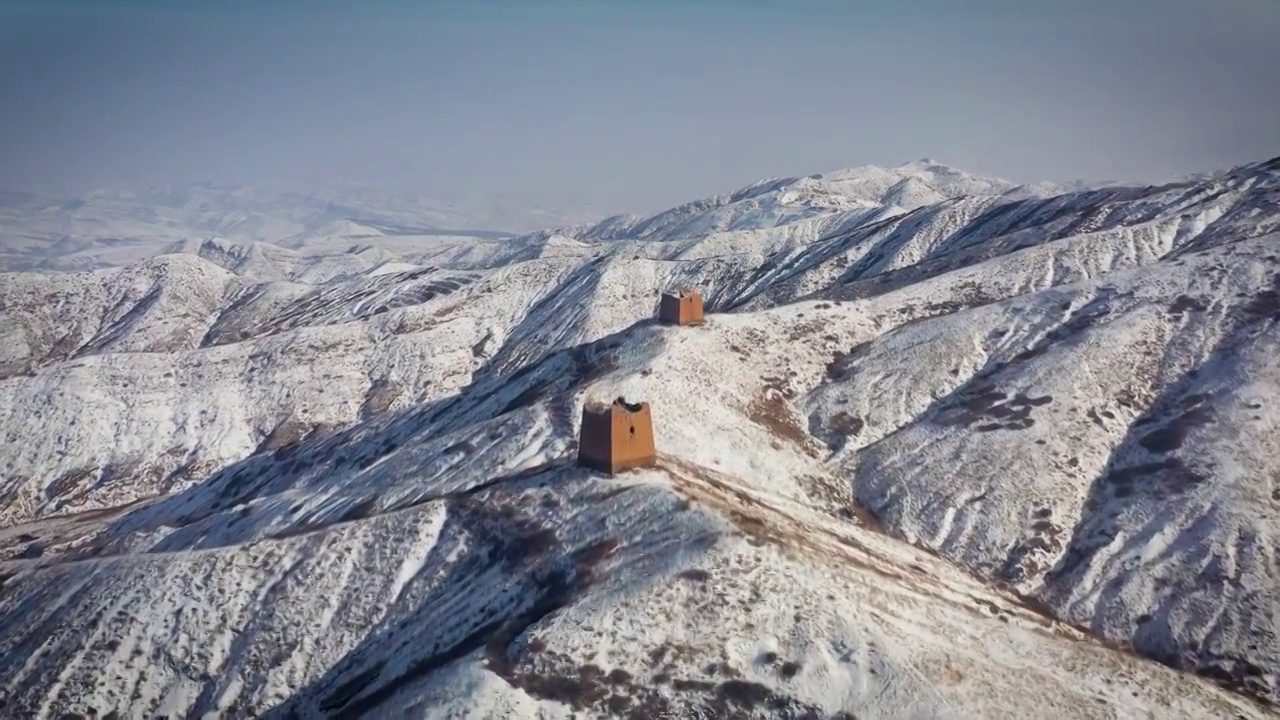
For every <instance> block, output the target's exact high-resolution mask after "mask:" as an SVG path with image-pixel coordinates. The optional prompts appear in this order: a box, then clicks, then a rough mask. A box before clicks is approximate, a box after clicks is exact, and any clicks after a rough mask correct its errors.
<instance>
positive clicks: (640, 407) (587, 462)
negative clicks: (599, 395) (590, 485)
mask: <svg viewBox="0 0 1280 720" xmlns="http://www.w3.org/2000/svg"><path fill="white" fill-rule="evenodd" d="M657 460H658V453H657V450H656V449H655V448H654V444H653V418H652V416H651V414H650V413H649V403H644V402H642V403H629V402H627V401H626V400H624V399H623V398H618V399H617V400H614V401H613V402H612V403H610V404H608V405H605V404H603V403H587V404H586V405H584V406H583V407H582V430H581V431H580V432H579V435H578V464H579V465H582V466H583V467H589V468H592V469H594V470H599V471H601V472H606V473H609V474H610V475H616V474H618V473H620V472H625V471H627V470H631V469H634V468H639V467H649V466H651V465H653V464H654V463H655V462H657Z"/></svg>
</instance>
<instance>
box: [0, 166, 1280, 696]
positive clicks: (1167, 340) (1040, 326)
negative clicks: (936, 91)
mask: <svg viewBox="0 0 1280 720" xmlns="http://www.w3.org/2000/svg"><path fill="white" fill-rule="evenodd" d="M803 180H804V182H800V181H793V180H786V181H770V182H766V183H761V184H758V185H756V186H752V187H750V188H747V189H744V190H743V191H740V192H738V193H734V194H731V195H727V196H724V197H722V198H718V199H714V200H709V201H701V202H699V203H693V204H691V205H687V206H683V207H682V208H677V209H675V210H672V211H670V213H666V214H660V215H658V216H655V217H654V218H649V219H621V218H615V219H614V220H611V221H609V222H608V223H606V224H603V225H601V226H597V227H596V228H595V229H591V228H586V229H582V228H579V229H576V230H575V229H562V230H559V231H554V232H552V231H548V232H541V233H535V234H532V235H529V236H525V237H522V238H517V239H512V240H508V241H476V242H475V243H474V244H475V245H476V246H477V250H476V251H475V252H476V253H478V254H474V255H469V256H468V255H467V254H466V250H465V248H464V245H462V244H459V245H458V246H457V248H458V253H459V254H458V255H457V256H453V255H449V254H447V253H445V254H436V255H433V256H431V257H422V256H418V257H415V256H414V255H413V253H411V252H410V253H404V254H401V253H400V252H399V251H394V252H390V253H389V254H388V255H387V256H379V257H378V258H376V259H374V258H370V259H369V262H368V263H367V265H364V266H360V267H357V266H355V265H353V266H352V267H351V268H350V269H349V270H345V271H343V272H342V273H338V274H333V273H329V272H327V271H326V272H324V273H317V274H316V275H315V276H314V277H310V278H308V277H307V276H306V275H305V274H300V273H298V272H297V271H296V270H290V271H289V272H288V273H281V274H278V275H276V274H272V273H271V272H269V269H270V268H275V269H277V270H278V269H279V268H282V267H286V266H287V265H286V264H282V263H281V261H278V260H273V261H271V262H267V263H258V262H257V261H256V260H253V258H252V257H249V256H240V255H237V252H239V251H240V250H239V249H240V248H243V247H246V246H245V245H244V244H242V243H238V242H232V241H229V240H228V241H217V242H214V243H205V242H201V243H200V245H199V246H198V247H196V248H194V251H192V250H185V249H184V250H181V251H179V252H177V253H176V254H168V255H163V256H160V257H156V258H153V259H150V260H147V261H145V262H142V263H139V264H135V265H133V266H130V267H128V268H113V269H101V270H92V271H86V272H76V273H60V274H39V273H12V274H6V275H3V276H0V333H2V334H3V337H0V340H3V342H0V348H2V349H3V352H4V353H5V354H4V355H3V357H0V362H2V363H3V364H2V365H0V368H3V369H4V373H3V377H0V433H2V434H0V462H2V463H3V464H2V465H0V493H2V494H3V498H4V504H3V505H2V506H0V526H2V529H0V558H2V560H0V617H3V618H5V622H4V623H3V625H0V701H2V702H3V703H4V705H3V706H4V707H5V714H6V715H12V716H14V717H40V718H43V717H61V716H62V715H63V714H66V713H79V714H81V715H85V716H92V715H94V714H97V715H98V716H102V715H105V714H107V713H109V712H112V711H115V712H117V713H119V714H120V716H122V717H132V716H146V717H150V716H160V715H167V716H169V717H175V716H184V717H259V716H266V717H279V718H291V717H383V716H387V717H401V716H404V715H409V716H413V717H441V718H443V717H475V718H482V717H548V718H552V717H570V716H575V715H576V716H588V717H627V718H630V717H635V718H640V717H651V718H652V717H663V716H664V714H665V716H668V717H698V716H702V717H726V716H728V717H845V718H847V717H975V716H977V717H1044V716H1047V715H1052V716H1054V717H1057V716H1064V717H1082V718H1084V717H1099V716H1104V717H1142V716H1148V715H1152V716H1159V717H1206V718H1208V717H1235V716H1241V717H1267V716H1274V715H1275V706H1274V705H1272V704H1269V703H1275V702H1277V701H1280V637H1278V636H1277V632H1278V631H1280V627H1278V626H1277V618H1276V617H1275V615H1274V610H1273V609H1274V608H1275V607H1276V606H1277V605H1278V604H1280V591H1278V588H1280V563H1277V560H1276V558H1277V557H1280V555H1277V548H1276V538H1277V537H1278V536H1280V528H1278V527H1277V524H1276V523H1277V509H1280V500H1277V497H1280V496H1278V495H1277V493H1280V490H1277V489H1276V482H1277V479H1278V478H1280V465H1277V458H1280V448H1278V447H1276V445H1275V437H1276V436H1277V434H1276V430H1277V422H1278V421H1280V416H1277V415H1276V414H1275V411H1274V408H1272V407H1271V404H1272V402H1273V399H1274V398H1275V397H1277V396H1278V393H1277V392H1276V389H1277V387H1278V386H1280V363H1278V362H1277V361H1276V359H1275V358H1276V357H1277V353H1278V352H1280V347H1276V346H1277V343H1278V338H1280V161H1271V162H1269V163H1259V164H1256V165H1251V166H1245V167H1241V168H1235V169H1232V170H1230V171H1227V172H1223V173H1218V174H1214V175H1210V176H1206V177H1203V178H1192V179H1186V180H1183V181H1179V182H1177V183H1173V184H1169V185H1165V186H1160V187H1151V188H1113V189H1099V190H1073V191H1071V192H1064V193H1062V194H1058V195H1053V196H1051V197H1043V196H1042V195H1043V193H1041V192H1033V191H1028V190H1026V189H1025V188H1024V189H1019V188H1017V187H1015V186H1013V185H1011V184H1008V183H1000V182H998V181H987V180H984V179H981V178H974V177H972V176H968V175H965V174H963V173H960V172H958V171H954V170H951V169H950V168H945V167H944V166H940V165H938V164H936V163H932V162H926V161H921V162H920V163H913V164H909V165H907V166H903V167H902V168H895V169H890V170H883V171H881V170H876V171H874V172H873V171H871V170H869V169H866V168H859V169H857V170H854V171H845V172H843V173H832V174H828V175H825V176H823V177H822V178H807V179H803ZM1042 189H1043V188H1042ZM19 200H20V198H19ZM824 203H825V204H824ZM14 204H20V203H18V201H17V200H15V201H14ZM895 208H896V209H895ZM343 227H344V228H345V230H343V232H346V231H347V230H350V229H351V228H350V227H349V226H343ZM355 241H356V242H363V239H360V240H355ZM486 246H487V247H486ZM260 249H261V250H262V251H264V252H278V253H283V254H284V255H282V257H288V255H287V254H288V253H292V252H295V251H293V250H290V249H288V248H282V247H279V246H275V245H271V246H270V247H269V248H268V247H265V246H264V247H262V248H260ZM391 255H394V256H395V257H391ZM246 257H248V261H246ZM254 263H257V264H256V267H257V269H256V270H254V271H253V272H249V271H248V270H247V269H248V268H249V267H250V265H252V264H254ZM687 285H695V286H698V287H700V288H702V289H703V291H704V293H705V295H706V299H707V303H708V307H709V309H710V310H711V311H712V314H711V315H710V316H709V322H708V324H707V325H706V326H704V327H701V328H668V327H661V326H657V325H655V324H654V323H653V322H652V317H653V315H654V311H655V309H656V306H657V301H658V294H659V292H660V291H661V290H664V289H669V288H675V287H682V286H687ZM618 395H625V396H627V397H630V398H633V399H644V400H648V401H649V402H651V403H652V405H653V408H654V413H655V423H656V427H655V430H656V435H657V440H658V444H659V448H660V452H661V459H660V462H659V466H658V467H656V468H652V469H648V470H641V471H635V472H633V473H628V474H625V475H623V476H619V477H617V478H612V479H610V478H603V477H600V476H597V475H594V474H592V473H588V472H586V471H583V470H580V469H578V468H575V467H574V466H573V464H572V458H573V453H574V451H575V437H576V431H577V423H578V417H579V416H578V413H579V412H580V408H581V405H582V403H583V402H584V401H585V400H587V399H588V398H603V399H608V398H612V397H616V396H618Z"/></svg>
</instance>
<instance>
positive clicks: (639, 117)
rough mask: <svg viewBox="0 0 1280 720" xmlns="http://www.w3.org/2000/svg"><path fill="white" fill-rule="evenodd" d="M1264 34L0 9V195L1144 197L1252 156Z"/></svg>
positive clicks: (903, 6) (692, 10)
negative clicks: (901, 191) (1100, 182)
mask: <svg viewBox="0 0 1280 720" xmlns="http://www.w3.org/2000/svg"><path fill="white" fill-rule="evenodd" d="M175 8H176V9H175ZM1277 38H1280V3H1277V2H1274V0H1211V1H1207V2H1193V1H1192V0H1160V2H1152V1H1150V0H1143V1H1136V0H1130V1H1126V0H1112V1H1110V2H1107V1H1103V0H1077V1H1076V2H1054V3H1051V2H1048V0H1045V1H1043V2H1027V1H1018V2H1015V1H1013V0H971V1H969V2H955V1H951V0H947V1H943V0H915V1H912V0H905V1H902V2H857V1H856V0H848V1H846V2H836V1H834V0H828V1H825V2H822V1H817V0H795V1H794V2H776V3H766V2H759V1H755V2H741V1H740V2H732V1H730V0H695V1H693V2H675V1H672V0H662V1H658V0H651V1H650V2H620V1H616V0H615V1H613V2H607V1H597V2H588V1H587V0H574V1H562V2H554V3H552V2H536V1H535V0H529V1H526V2H514V1H512V2H501V1H498V0H470V1H469V2H465V3H463V2H421V3H408V2H390V1H369V0H365V2H359V3H338V2H327V1H325V2H316V1H314V0H311V1H309V2H305V3H304V2H294V3H286V2H282V1H276V2H271V1H270V0H263V1H262V2H258V3H250V2H242V1H240V0H234V1H232V0H218V1H217V2H207V3H199V2H169V3H160V2H146V1H145V0H135V1H134V2H111V1H109V0H101V1H98V2H90V1H89V0H82V1H80V2H75V1H73V0H43V1H39V2H37V1H36V0H30V1H29V2H9V1H4V0H0V187H2V188H5V189H14V190H21V189H44V190H48V189H55V190H59V191H70V192H74V191H80V190H84V189H87V188H91V187H94V186H98V185H102V184H106V183H110V182H115V181H129V182H132V181H145V182H166V181H177V182H181V181H188V180H214V181H230V182H243V181H273V182H274V181H298V180H304V181H311V182H328V181H350V182H361V183H370V184H375V185H383V186H387V187H390V188H395V189H405V190H411V191H415V192H421V193H424V194H429V195H437V196H443V197H448V196H466V197H472V198H482V197H485V196H487V195H494V196H500V197H503V198H507V199H512V198H514V199H517V200H521V199H527V200H528V201H530V202H535V203H559V202H575V203H576V202H590V203H594V204H597V205H600V206H601V207H602V209H604V210H607V211H644V210H655V209H659V208H661V207H664V206H666V205H669V204H672V203H677V202H681V201H683V200H686V199H690V198H692V197H695V196H700V195H705V194H709V193H714V192H721V191H728V190H731V189H734V188H736V187H738V186H741V185H743V184H745V183H747V182H750V181H752V180H755V179H758V178H763V177H771V176H781V175H793V174H807V173H812V172H822V171H826V170H831V169H834V168H838V167H845V166H851V165H859V164H864V163H877V164H889V165H892V164H898V163H901V162H905V161H908V160H912V159H915V158H919V157H924V156H929V157H933V158H935V159H938V160H941V161H943V162H947V163H949V164H952V165H955V166H957V167H961V168H963V169H966V170H971V171H974V172H980V173H986V174H992V175H998V176H1003V177H1007V178H1010V179H1013V180H1023V181H1026V180H1038V179H1053V180H1069V179H1076V178H1086V179H1123V180H1157V179H1160V178H1163V177H1167V176H1169V175H1172V174H1179V173H1185V172H1192V171H1197V170H1205V169H1214V168H1218V167H1224V166H1227V165H1231V164H1236V163H1241V162H1247V161H1250V160H1260V159H1265V158H1267V157H1270V156H1275V155H1280V122H1277V118H1278V117H1280V75H1278V74H1277V71H1276V70H1275V68H1277V67H1280V40H1278V39H1277Z"/></svg>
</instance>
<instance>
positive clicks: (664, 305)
mask: <svg viewBox="0 0 1280 720" xmlns="http://www.w3.org/2000/svg"><path fill="white" fill-rule="evenodd" d="M658 320H659V321H660V322H662V323H665V324H667V325H701V324H702V323H703V317H702V295H700V294H699V293H698V291H696V290H681V291H680V292H675V293H663V294H662V302H661V304H659V305H658Z"/></svg>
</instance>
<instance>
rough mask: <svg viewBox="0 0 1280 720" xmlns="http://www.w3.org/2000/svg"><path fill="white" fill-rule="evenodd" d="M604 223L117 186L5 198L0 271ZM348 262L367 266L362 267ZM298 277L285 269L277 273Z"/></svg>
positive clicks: (387, 198) (344, 247)
mask: <svg viewBox="0 0 1280 720" xmlns="http://www.w3.org/2000/svg"><path fill="white" fill-rule="evenodd" d="M595 217H599V215H598V214H597V213H596V212H595V211H593V210H591V209H590V208H586V207H578V208H564V209H560V210H555V209H546V208H527V209H518V208H515V207H512V206H510V205H503V204H501V203H490V204H488V205H484V206H481V205H479V204H474V203H473V204H466V203H458V202H439V201H424V200H421V199H418V198H413V197H406V196H401V195H396V194H392V193H386V192H378V191H373V190H369V189H363V188H356V189H352V188H342V189H336V190H334V189H328V190H324V189H322V190H316V189H308V190H306V191H300V190H296V189H289V188H283V187H277V186H226V185H214V184H208V183H205V184H193V185H181V186H167V187H156V186H147V187H111V188H105V189H102V190H98V191H95V192H92V193H89V194H88V195H85V196H83V197H74V198H48V197H39V196H36V195H32V194H25V193H3V194H0V270H9V271H14V270H33V269H34V270H58V271H76V270H89V269H96V268H102V267H118V266H127V265H130V264H132V263H134V262H138V261H140V260H143V259H146V258H149V257H152V256H155V255H162V254H170V253H177V252H197V251H198V250H197V249H198V248H199V247H200V246H201V245H202V244H203V243H204V242H206V241H210V242H213V243H215V244H218V245H238V246H244V249H243V250H241V251H240V252H241V253H245V254H248V253H252V252H254V249H255V248H258V247H260V246H262V245H263V244H265V245H268V246H272V247H271V248H269V249H268V250H266V251H265V252H267V253H271V252H276V253H279V252H281V250H282V249H288V250H292V251H294V253H296V254H300V255H302V256H303V258H304V260H306V261H308V262H309V263H310V264H312V265H315V264H323V263H324V262H325V261H326V260H330V259H331V258H332V256H340V255H344V254H353V253H354V254H358V248H360V247H361V246H366V245H368V244H370V243H371V242H373V243H378V244H381V245H385V246H386V247H388V248H395V247H400V246H405V245H406V244H407V245H408V246H410V247H416V246H419V245H422V244H424V243H427V244H429V243H431V242H432V241H442V242H445V243H446V244H455V243H459V242H463V243H465V242H467V241H472V240H475V239H477V238H479V239H487V240H496V239H501V238H506V237H510V236H512V235H514V234H518V233H521V232H529V231H533V230H537V229H539V228H543V227H546V226H548V225H555V224H571V223H577V222H582V221H585V220H588V219H591V218H595ZM294 253H285V256H288V255H291V254H294ZM298 262H302V261H298ZM348 264H355V265H358V266H359V267H360V268H361V269H367V267H368V264H367V262H360V261H358V260H355V261H349V262H348ZM290 269H292V265H291V264H290V263H288V262H285V263H284V265H283V266H282V268H277V270H276V272H277V274H278V273H279V272H281V270H283V272H284V273H285V274H288V272H289V271H290ZM324 279H329V278H328V277H327V276H326V277H325V278H324Z"/></svg>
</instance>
